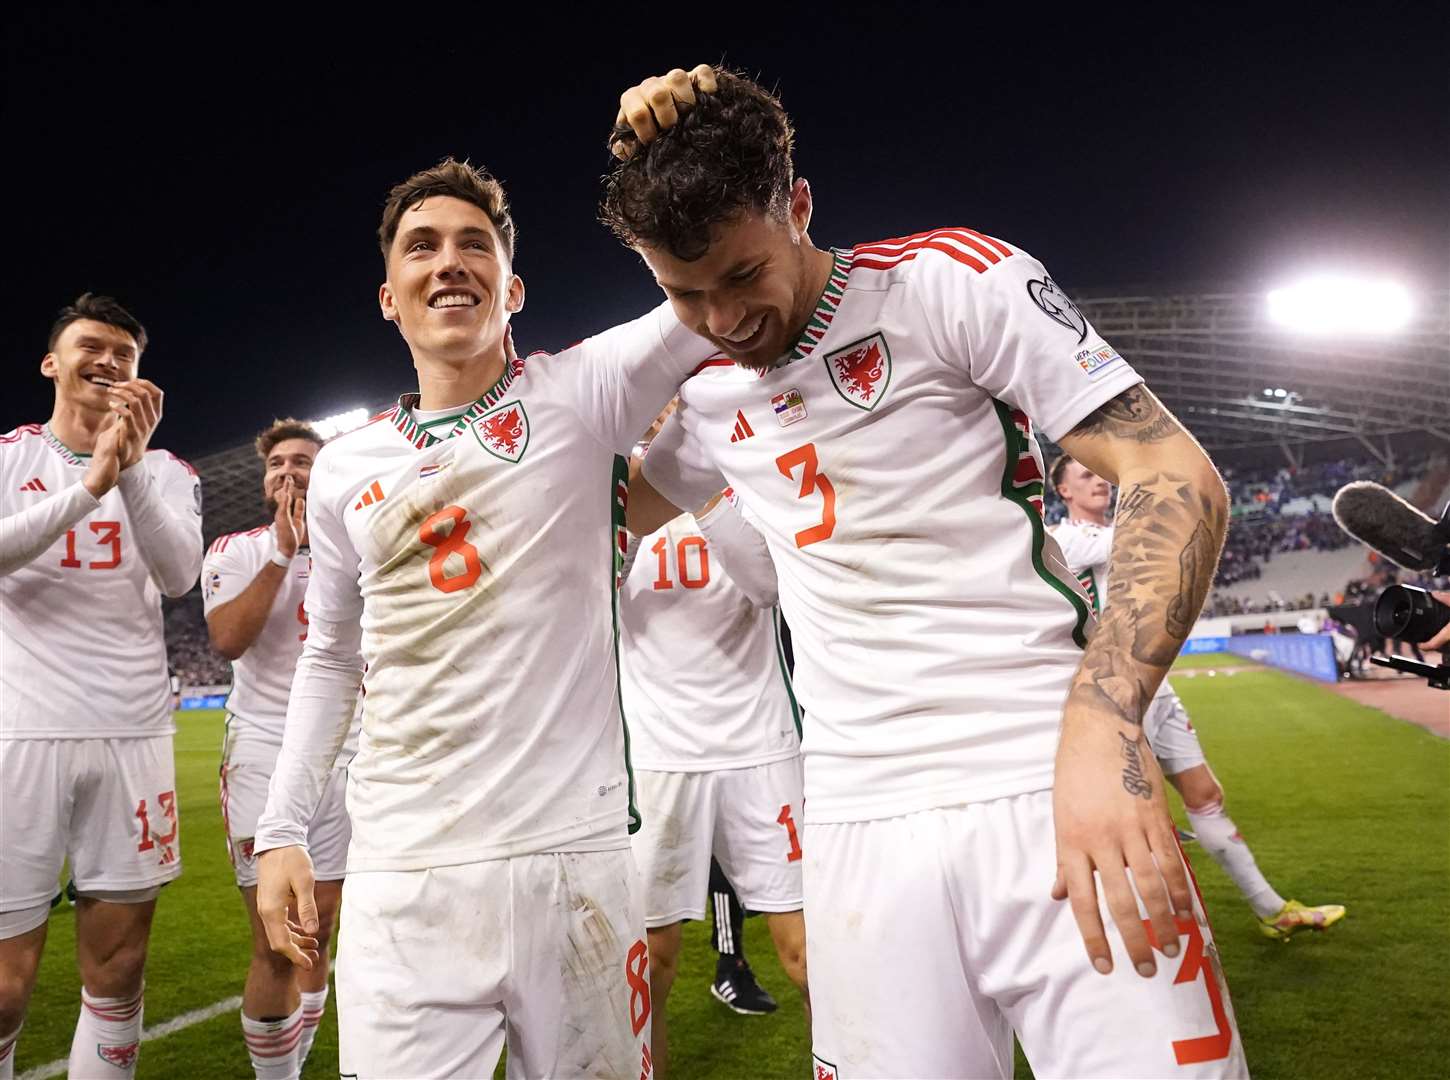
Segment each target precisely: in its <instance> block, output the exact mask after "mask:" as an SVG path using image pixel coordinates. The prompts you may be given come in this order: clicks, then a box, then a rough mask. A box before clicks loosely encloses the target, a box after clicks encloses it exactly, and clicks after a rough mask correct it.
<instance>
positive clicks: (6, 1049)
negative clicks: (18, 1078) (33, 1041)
mask: <svg viewBox="0 0 1450 1080" xmlns="http://www.w3.org/2000/svg"><path fill="white" fill-rule="evenodd" d="M24 1026H25V1024H24V1023H23V1022H22V1023H21V1024H20V1027H17V1028H16V1029H15V1030H14V1031H11V1032H9V1033H7V1034H5V1035H0V1080H13V1077H14V1076H15V1044H16V1042H17V1041H19V1039H20V1028H21V1027H24Z"/></svg>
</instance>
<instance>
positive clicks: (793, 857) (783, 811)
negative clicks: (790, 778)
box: [775, 803, 801, 862]
mask: <svg viewBox="0 0 1450 1080" xmlns="http://www.w3.org/2000/svg"><path fill="white" fill-rule="evenodd" d="M775 822H776V824H777V825H784V826H785V831H786V834H787V835H788V836H789V837H790V854H789V855H787V856H786V857H785V861H786V862H800V857H801V842H800V837H798V836H797V835H796V831H795V819H794V818H792V817H791V816H790V803H786V804H785V805H784V806H782V807H781V808H780V816H779V817H777V818H776V819H775Z"/></svg>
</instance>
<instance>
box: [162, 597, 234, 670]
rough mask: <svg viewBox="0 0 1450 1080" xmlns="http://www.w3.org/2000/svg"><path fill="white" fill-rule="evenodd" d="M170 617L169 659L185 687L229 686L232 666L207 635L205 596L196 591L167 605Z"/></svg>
mask: <svg viewBox="0 0 1450 1080" xmlns="http://www.w3.org/2000/svg"><path fill="white" fill-rule="evenodd" d="M163 611H164V612H165V617H166V658H167V661H168V663H169V664H170V667H171V670H172V673H173V674H176V675H178V676H180V677H181V685H182V686H227V685H230V684H231V681H232V666H231V664H230V663H228V662H227V661H226V660H224V659H223V658H222V657H221V656H220V655H218V654H217V653H216V652H213V651H212V647H211V641H210V640H209V639H208V638H207V633H206V617H205V616H204V615H202V610H201V596H200V594H199V593H192V594H191V595H189V596H184V597H182V598H181V599H180V600H168V601H166V603H165V604H164V605H163Z"/></svg>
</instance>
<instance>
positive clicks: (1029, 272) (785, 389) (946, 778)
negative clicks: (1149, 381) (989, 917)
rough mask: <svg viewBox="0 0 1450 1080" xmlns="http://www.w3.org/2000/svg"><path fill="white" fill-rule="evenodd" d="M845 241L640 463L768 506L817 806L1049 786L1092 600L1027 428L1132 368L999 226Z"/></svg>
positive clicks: (665, 486)
mask: <svg viewBox="0 0 1450 1080" xmlns="http://www.w3.org/2000/svg"><path fill="white" fill-rule="evenodd" d="M833 256H834V265H833V268H832V273H831V276H830V279H829V282H828V284H827V286H826V289H825V291H824V293H823V295H822V296H821V299H820V302H819V303H818V305H817V308H816V310H815V313H814V315H813V316H812V318H811V320H810V322H809V323H808V324H807V326H806V328H805V330H804V332H803V333H802V335H801V337H800V339H799V341H798V342H797V343H796V345H795V347H794V348H793V349H792V351H791V352H790V353H789V354H788V356H787V357H786V358H785V359H784V360H783V361H782V362H781V363H780V364H779V365H777V366H776V367H775V368H773V369H771V370H769V371H767V372H765V373H764V374H757V373H755V372H752V371H750V370H747V369H744V368H741V367H738V366H736V365H735V364H732V363H731V362H729V361H728V360H725V359H723V358H718V359H715V360H712V361H709V362H707V363H706V364H705V365H704V366H703V367H701V368H700V369H699V370H697V372H696V373H695V374H694V375H693V376H692V377H691V378H690V379H689V380H688V381H687V382H686V383H685V384H684V386H683V387H682V388H681V395H680V407H679V409H678V410H677V411H676V412H675V414H674V415H673V416H672V417H671V418H670V420H669V421H668V423H666V425H665V427H664V429H663V431H661V433H660V434H659V435H658V436H657V437H656V438H655V440H654V442H653V444H652V445H651V448H650V452H649V455H648V456H647V457H646V458H645V462H644V473H645V476H646V478H647V479H648V480H649V481H650V482H651V483H652V484H653V485H654V486H655V487H656V488H657V489H658V490H659V491H660V492H661V493H663V494H664V495H665V496H667V497H668V498H670V499H671V501H673V502H674V503H675V504H676V505H680V506H698V505H700V504H701V503H703V502H704V501H705V499H707V498H708V497H709V496H710V494H711V493H713V492H714V491H717V490H719V489H720V488H721V487H723V486H725V485H727V484H728V485H729V486H731V487H733V488H734V489H735V490H736V492H738V493H739V495H740V496H741V498H742V499H743V500H744V501H745V502H746V504H747V505H749V506H750V507H751V508H752V510H753V511H754V520H755V522H756V524H757V525H758V527H759V528H760V530H761V532H762V533H763V535H764V537H765V540H766V543H767V545H768V546H769V549H770V552H771V556H772V558H773V559H774V561H775V564H776V570H777V573H778V576H779V579H780V606H781V610H782V611H783V612H784V614H785V617H786V620H787V621H788V622H789V624H790V627H791V632H792V635H793V636H794V638H795V643H796V656H797V668H796V689H797V693H798V696H799V698H800V702H801V705H802V707H803V709H804V711H805V712H806V714H807V715H808V716H809V717H810V718H811V722H810V723H809V724H808V725H806V731H805V737H804V741H803V744H802V753H803V755H804V758H805V777H806V788H805V793H806V820H807V821H809V822H821V823H824V822H838V821H858V820H868V819H874V818H884V817H892V816H896V815H900V814H906V813H912V812H915V811H918V810H926V809H932V808H936V807H942V806H951V805H957V804H961V803H967V802H975V801H980V800H986V799H995V798H1001V797H1005V796H1010V795H1016V794H1021V793H1024V792H1029V791H1037V790H1042V789H1046V788H1049V787H1051V785H1052V775H1053V755H1054V753H1055V749H1056V739H1057V729H1058V724H1059V723H1060V721H1061V718H1062V708H1063V703H1064V701H1065V699H1066V695H1067V689H1068V684H1069V682H1070V680H1071V678H1072V675H1073V672H1074V671H1075V670H1076V667H1077V665H1078V662H1079V661H1080V659H1081V647H1082V645H1083V644H1084V642H1085V634H1086V630H1087V623H1088V620H1089V619H1090V618H1091V615H1090V612H1089V609H1088V606H1087V604H1086V601H1085V598H1084V596H1083V594H1082V591H1081V589H1080V587H1079V586H1078V585H1077V583H1076V581H1075V580H1074V578H1073V575H1072V574H1071V573H1069V571H1068V569H1067V567H1066V565H1065V564H1064V563H1063V562H1062V559H1061V556H1060V553H1059V552H1058V550H1057V546H1056V544H1055V543H1054V542H1052V541H1051V539H1050V538H1048V537H1046V535H1045V533H1044V530H1043V524H1042V517H1041V503H1042V480H1043V470H1042V460H1041V453H1040V451H1039V450H1038V448H1037V443H1036V440H1035V438H1034V437H1033V428H1034V425H1036V426H1038V427H1040V428H1041V429H1042V430H1043V431H1045V432H1046V433H1047V434H1048V435H1049V436H1052V437H1060V436H1061V435H1063V434H1064V433H1066V432H1067V431H1069V430H1071V429H1072V428H1073V427H1074V426H1075V425H1076V424H1077V423H1079V422H1080V421H1081V420H1082V419H1083V418H1084V417H1086V416H1087V415H1088V414H1089V413H1090V412H1091V411H1092V410H1093V409H1095V408H1097V407H1098V406H1099V405H1101V404H1102V403H1104V402H1105V401H1107V400H1109V399H1110V398H1112V397H1114V396H1116V395H1117V394H1119V393H1121V392H1122V391H1124V390H1125V389H1127V388H1128V387H1130V386H1132V385H1133V384H1135V383H1137V382H1139V381H1140V380H1139V377H1138V375H1137V374H1136V373H1135V372H1134V371H1133V370H1132V368H1130V367H1129V365H1128V364H1127V362H1126V361H1124V360H1123V358H1122V357H1121V356H1119V355H1118V353H1116V352H1115V351H1114V350H1113V349H1112V348H1111V346H1109V345H1108V344H1107V343H1106V342H1104V341H1103V339H1102V338H1101V337H1099V336H1098V334H1097V333H1096V332H1095V331H1094V330H1093V328H1092V327H1091V326H1090V325H1089V324H1088V323H1087V321H1086V319H1085V318H1084V317H1083V316H1082V314H1081V312H1080V311H1079V310H1078V309H1077V308H1076V306H1074V305H1073V304H1072V302H1071V301H1070V300H1069V299H1068V298H1067V297H1066V296H1065V295H1064V294H1063V293H1062V292H1061V290H1060V289H1058V287H1057V286H1056V284H1055V283H1054V282H1053V281H1052V279H1051V278H1050V277H1049V276H1048V275H1047V273H1046V271H1045V270H1044V269H1043V267H1042V265H1041V264H1040V263H1039V262H1037V261H1036V260H1035V259H1033V258H1032V257H1031V256H1030V255H1028V254H1026V253H1025V252H1023V251H1021V250H1019V249H1016V248H1013V247H1010V246H1008V245H1007V244H1005V243H1003V242H1001V241H1000V240H996V239H993V238H991V237H987V236H984V235H982V234H980V233H977V232H974V231H972V230H970V229H941V230H937V231H934V232H930V233H922V234H919V235H917V236H912V237H905V238H901V239H896V240H889V241H882V242H880V243H873V244H862V245H858V246H857V247H855V248H854V249H852V250H849V251H836V252H834V253H833Z"/></svg>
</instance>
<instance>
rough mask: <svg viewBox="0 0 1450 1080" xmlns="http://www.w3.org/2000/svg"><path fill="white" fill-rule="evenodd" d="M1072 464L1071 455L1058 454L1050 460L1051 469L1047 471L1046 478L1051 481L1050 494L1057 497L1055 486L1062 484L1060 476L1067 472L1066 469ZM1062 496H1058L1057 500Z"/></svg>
mask: <svg viewBox="0 0 1450 1080" xmlns="http://www.w3.org/2000/svg"><path fill="white" fill-rule="evenodd" d="M1071 464H1072V455H1071V454H1058V455H1057V457H1055V458H1053V459H1052V468H1050V469H1048V470H1047V478H1048V479H1049V480H1051V481H1052V493H1053V494H1054V495H1057V486H1058V485H1059V484H1061V483H1062V474H1063V473H1065V472H1067V467H1068V466H1069V465H1071ZM1061 497H1062V496H1060V495H1058V498H1061Z"/></svg>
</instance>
